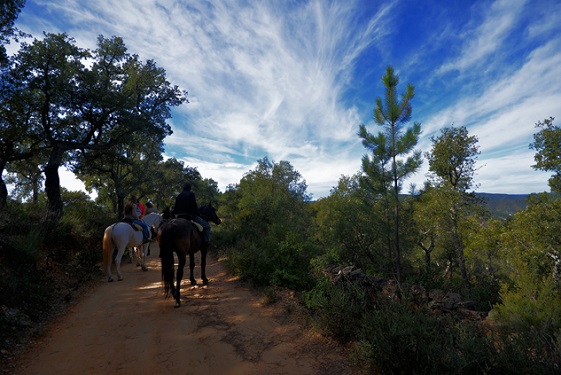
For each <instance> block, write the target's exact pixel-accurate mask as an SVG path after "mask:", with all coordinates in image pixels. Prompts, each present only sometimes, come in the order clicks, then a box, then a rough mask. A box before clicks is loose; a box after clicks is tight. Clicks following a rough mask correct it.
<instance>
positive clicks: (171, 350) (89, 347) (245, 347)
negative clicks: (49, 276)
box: [13, 252, 352, 375]
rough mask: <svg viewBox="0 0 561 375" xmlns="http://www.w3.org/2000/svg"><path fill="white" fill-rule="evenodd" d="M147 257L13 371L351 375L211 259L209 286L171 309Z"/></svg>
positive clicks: (337, 356)
mask: <svg viewBox="0 0 561 375" xmlns="http://www.w3.org/2000/svg"><path fill="white" fill-rule="evenodd" d="M152 254H153V255H152V257H150V258H149V262H148V266H149V271H147V272H142V271H140V269H139V268H137V267H135V264H128V263H126V261H124V262H123V264H122V269H123V274H124V280H123V281H121V282H117V281H115V282H113V283H107V282H101V281H100V282H99V284H96V285H95V286H94V287H93V288H92V289H91V290H89V291H88V292H87V293H86V294H85V295H84V296H83V297H82V298H81V300H80V302H79V303H77V304H75V305H74V306H73V307H72V308H71V309H70V311H69V313H68V314H67V315H66V316H65V317H64V318H62V319H60V320H59V321H57V322H56V323H53V324H52V325H51V327H50V329H49V330H48V331H47V334H46V335H45V337H43V338H40V339H38V340H36V342H35V343H34V345H33V346H32V347H31V348H30V349H29V350H28V351H27V352H26V353H25V354H24V355H23V356H22V357H21V358H20V360H18V362H17V366H16V368H15V370H14V372H13V373H14V374H16V375H24V374H25V375H34V374H38V375H48V374H56V375H64V374H119V375H126V374H131V375H132V374H134V375H140V374H150V375H155V374H189V375H197V374H205V375H214V374H216V375H222V374H227V375H230V374H232V375H234V374H240V375H249V374H259V375H261V374H289V375H292V374H334V375H339V374H350V373H352V371H350V369H349V368H348V367H347V362H346V360H345V357H344V353H343V351H342V350H341V349H340V348H339V347H337V345H334V344H333V343H331V342H330V341H329V340H326V339H325V338H323V337H321V336H320V335H318V334H315V333H313V332H312V331H310V330H307V329H304V328H303V326H302V325H301V324H300V323H302V321H301V319H297V316H298V314H291V313H287V309H286V306H283V305H282V304H279V303H277V304H273V305H270V306H264V305H263V303H262V302H263V298H262V297H261V296H259V295H258V294H257V293H255V292H254V291H252V290H251V289H249V288H247V287H245V286H244V285H243V284H242V283H241V282H240V281H239V280H236V279H235V278H233V277H231V275H229V274H228V273H227V271H226V267H225V265H224V263H223V262H220V261H218V260H216V259H215V258H213V257H209V259H208V266H207V275H208V276H209V279H210V285H209V286H208V287H198V288H191V287H190V285H188V283H186V282H185V281H184V283H183V286H182V292H183V293H182V306H181V307H180V308H178V309H175V308H174V307H173V301H172V299H164V298H163V293H162V288H161V284H160V267H159V258H158V257H157V256H154V252H153V253H152ZM197 260H198V257H197ZM186 271H187V276H188V269H187V270H186ZM195 271H196V275H197V277H198V275H199V272H198V271H199V268H198V267H197V268H196V270H195Z"/></svg>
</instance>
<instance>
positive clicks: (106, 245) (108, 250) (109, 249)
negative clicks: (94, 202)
mask: <svg viewBox="0 0 561 375" xmlns="http://www.w3.org/2000/svg"><path fill="white" fill-rule="evenodd" d="M101 246H102V249H103V270H104V271H106V270H107V267H108V266H109V262H110V261H111V257H112V256H113V248H114V244H113V226H112V225H110V226H108V227H107V228H106V229H105V233H103V241H102V243H101Z"/></svg>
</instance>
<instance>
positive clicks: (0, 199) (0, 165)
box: [0, 160, 8, 211]
mask: <svg viewBox="0 0 561 375" xmlns="http://www.w3.org/2000/svg"><path fill="white" fill-rule="evenodd" d="M4 168H6V162H5V161H4V160H0V211H2V210H3V209H5V208H6V205H7V204H8V188H7V187H6V183H5V182H4V179H3V178H2V174H3V173H4Z"/></svg>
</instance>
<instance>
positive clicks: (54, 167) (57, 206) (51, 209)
mask: <svg viewBox="0 0 561 375" xmlns="http://www.w3.org/2000/svg"><path fill="white" fill-rule="evenodd" d="M63 155H64V149H62V148H59V147H54V148H53V150H52V151H51V155H50V157H49V162H48V163H47V165H46V166H45V192H46V193H47V199H48V204H47V209H48V217H47V220H49V221H58V220H60V218H61V217H62V209H63V205H62V197H61V193H60V177H59V175H58V169H59V168H60V166H61V164H62V157H63Z"/></svg>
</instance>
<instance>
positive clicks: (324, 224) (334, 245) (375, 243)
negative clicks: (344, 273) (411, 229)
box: [312, 176, 393, 274]
mask: <svg viewBox="0 0 561 375" xmlns="http://www.w3.org/2000/svg"><path fill="white" fill-rule="evenodd" d="M359 178H360V177H359V176H354V177H352V178H348V177H344V176H343V177H341V179H340V180H339V184H338V185H337V187H336V188H334V189H333V190H332V192H331V195H330V196H329V197H326V198H322V199H320V200H319V201H317V202H314V203H313V205H312V208H313V209H314V211H315V235H316V236H317V240H318V242H319V243H320V244H321V246H322V249H323V254H322V257H323V258H324V261H325V262H326V263H331V264H341V265H345V264H353V265H355V266H357V267H359V268H361V269H363V270H365V271H366V272H368V273H371V274H380V273H382V274H390V273H391V269H392V266H393V262H392V254H388V248H387V238H388V236H389V232H388V231H389V228H388V227H387V225H386V224H387V223H386V221H385V217H384V210H385V207H384V206H383V205H381V204H380V203H379V202H375V201H373V200H372V199H371V198H370V196H369V195H368V194H364V191H363V190H362V189H361V187H360V184H359Z"/></svg>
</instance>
